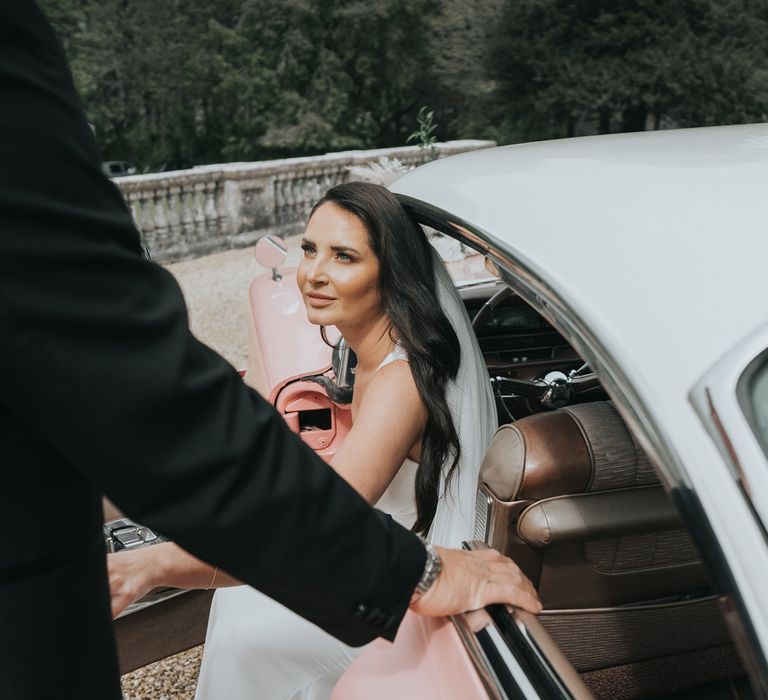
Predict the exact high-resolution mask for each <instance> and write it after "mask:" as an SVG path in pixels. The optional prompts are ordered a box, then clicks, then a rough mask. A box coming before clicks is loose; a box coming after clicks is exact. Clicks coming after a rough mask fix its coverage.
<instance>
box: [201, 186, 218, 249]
mask: <svg viewBox="0 0 768 700" xmlns="http://www.w3.org/2000/svg"><path fill="white" fill-rule="evenodd" d="M216 184H217V183H216V181H215V180H209V181H208V182H206V183H205V188H204V190H203V193H204V195H205V205H204V210H205V228H206V236H218V235H219V233H220V231H221V229H220V228H219V213H218V211H217V207H216V189H217V188H216Z"/></svg>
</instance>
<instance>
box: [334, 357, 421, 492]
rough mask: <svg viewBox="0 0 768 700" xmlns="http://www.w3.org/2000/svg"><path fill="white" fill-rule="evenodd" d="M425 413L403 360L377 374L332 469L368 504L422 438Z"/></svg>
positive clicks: (383, 368) (388, 481)
mask: <svg viewBox="0 0 768 700" xmlns="http://www.w3.org/2000/svg"><path fill="white" fill-rule="evenodd" d="M426 422H427V411H426V408H425V406H424V404H423V402H422V400H421V397H420V396H419V392H418V389H417V388H416V383H415V382H414V380H413V375H412V374H411V369H410V367H409V365H408V363H407V362H404V361H397V362H392V363H390V364H388V365H385V366H384V367H382V368H381V369H380V370H378V371H377V372H376V373H375V374H374V375H373V377H372V378H371V380H370V383H369V384H368V386H367V387H366V389H365V394H364V395H363V398H362V401H361V402H360V405H359V407H358V410H357V415H356V416H355V420H354V422H353V424H352V428H351V430H350V431H349V434H348V435H347V437H346V438H344V443H343V444H342V445H341V447H340V448H339V450H338V452H336V455H335V456H334V458H333V459H332V460H331V466H332V467H333V468H334V469H335V470H336V472H338V474H339V475H340V476H341V477H343V478H344V479H345V481H347V483H348V484H349V485H350V486H352V488H354V489H355V490H356V491H357V492H358V493H359V494H360V495H361V496H362V497H363V498H365V499H366V500H367V501H368V503H370V504H371V505H373V504H375V503H376V502H377V501H378V500H379V498H381V496H382V494H383V493H384V491H386V489H387V486H389V484H390V482H391V481H392V479H394V477H395V475H396V474H397V471H398V469H400V467H401V466H402V464H403V462H404V461H405V458H406V457H407V456H408V453H409V452H410V451H411V450H412V449H413V447H414V445H416V444H417V443H418V442H419V441H420V440H421V435H422V433H423V432H424V427H425V425H426Z"/></svg>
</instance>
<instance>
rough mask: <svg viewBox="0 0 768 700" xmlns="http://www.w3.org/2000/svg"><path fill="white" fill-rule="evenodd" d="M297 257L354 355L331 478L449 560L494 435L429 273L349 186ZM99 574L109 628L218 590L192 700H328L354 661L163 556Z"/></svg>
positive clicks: (384, 200) (445, 295) (461, 334)
mask: <svg viewBox="0 0 768 700" xmlns="http://www.w3.org/2000/svg"><path fill="white" fill-rule="evenodd" d="M301 247H302V249H303V252H304V255H303V259H302V261H301V263H300V265H299V268H298V272H297V276H296V277H297V283H298V286H299V289H300V291H301V294H302V298H303V300H304V303H305V305H306V309H307V317H308V319H309V321H310V322H311V323H313V324H316V325H319V326H320V328H321V331H323V332H324V328H325V326H329V325H333V326H336V327H337V328H338V330H339V331H340V332H341V334H342V336H343V337H344V338H345V340H346V342H347V344H348V345H349V346H350V348H351V349H353V350H354V351H355V353H356V355H357V369H356V373H355V386H354V394H353V400H352V406H351V410H352V424H353V427H352V429H351V430H350V432H349V434H348V435H347V437H346V438H345V440H344V443H343V444H342V446H341V447H340V448H339V450H338V451H337V453H336V455H335V456H334V458H333V460H332V461H331V466H332V467H333V468H334V469H335V470H336V471H337V472H338V473H339V474H340V475H341V476H342V477H344V478H345V479H346V480H347V481H348V482H349V483H350V484H351V485H352V486H353V487H354V488H355V489H356V490H357V491H358V492H359V493H360V494H361V495H362V496H363V497H364V498H365V499H366V500H367V501H368V502H369V503H371V504H375V505H376V507H378V508H379V509H381V510H383V511H385V512H388V513H390V514H391V516H392V517H393V518H394V519H395V520H397V521H398V522H399V523H401V524H402V525H404V526H405V527H407V528H411V529H413V530H414V531H415V532H417V533H420V534H422V535H424V536H425V537H427V539H428V540H430V541H431V542H432V543H434V544H437V545H442V546H453V547H456V546H460V545H461V542H462V540H467V539H472V536H473V529H474V505H475V493H476V488H477V477H478V469H479V465H480V461H481V459H482V456H483V454H484V452H485V448H486V447H487V444H488V442H489V441H490V438H491V435H492V433H493V431H494V429H495V428H496V425H497V423H496V414H495V408H494V403H493V398H492V396H491V393H490V389H489V384H488V379H487V372H486V368H485V365H484V363H483V359H482V355H481V354H480V351H479V348H478V346H477V341H476V340H475V337H474V335H473V333H472V332H471V330H470V324H469V319H468V318H467V315H466V311H465V310H464V306H463V304H462V302H461V299H460V298H459V297H458V294H457V293H456V291H455V289H454V287H453V284H452V282H451V279H450V277H449V275H448V273H447V271H446V269H445V267H444V265H443V263H442V261H441V260H440V258H439V257H438V256H437V254H436V253H435V252H434V251H433V250H432V248H431V246H430V245H429V243H428V242H427V240H426V236H425V235H424V232H423V231H422V230H421V228H420V227H419V226H418V225H416V224H415V223H414V222H413V221H412V220H411V219H410V217H409V216H408V214H407V213H406V212H405V210H404V209H403V207H402V206H401V204H400V203H399V202H398V200H397V198H396V197H395V196H394V195H393V194H391V193H390V192H389V191H388V190H387V189H385V188H384V187H381V186H379V185H373V184H369V183H362V182H352V183H348V184H343V185H338V186H336V187H333V188H331V189H330V190H329V191H328V192H327V193H326V195H325V196H324V197H323V198H322V199H321V200H320V201H319V202H318V203H317V204H316V205H315V206H314V208H313V209H312V212H311V214H310V217H309V221H308V223H307V227H306V231H305V234H304V238H303V239H302V244H301ZM306 517H308V518H311V517H312V515H311V513H307V514H306ZM272 535H273V533H265V536H272ZM109 573H110V586H111V588H112V597H113V613H114V614H117V613H119V612H120V611H121V610H123V609H124V608H125V607H126V606H127V605H128V604H129V603H130V602H132V601H133V600H135V599H137V598H138V597H140V596H141V595H143V594H144V593H146V592H148V591H149V590H151V589H152V588H154V587H158V586H177V587H185V588H213V587H216V588H219V589H220V590H218V591H217V592H216V594H215V596H214V599H213V604H212V607H211V615H210V619H209V623H208V632H207V636H206V641H205V651H204V655H203V662H202V667H201V672H200V679H199V682H198V688H197V695H196V698H197V700H223V699H224V698H226V699H228V700H238V699H240V698H242V699H243V700H245V699H246V698H248V699H249V700H250V699H252V698H266V699H268V700H287V699H290V700H299V699H311V700H319V699H321V698H328V697H330V694H331V692H332V690H333V687H334V685H335V684H336V681H337V680H338V678H339V676H340V675H341V674H342V673H343V672H344V670H345V669H346V668H347V667H348V666H349V665H350V663H351V662H352V661H353V660H354V659H355V658H356V657H357V656H358V655H359V654H360V652H361V650H360V649H356V648H353V647H349V646H346V645H345V644H343V643H342V642H340V641H338V640H337V639H335V638H334V637H332V636H330V635H329V634H327V633H325V632H324V631H322V630H320V629H319V628H317V627H315V626H314V625H312V624H310V623H309V622H307V621H305V620H304V619H303V618H301V617H299V616H298V615H296V614H295V613H293V612H291V611H289V610H288V609H287V608H284V607H283V606H281V605H280V604H278V603H276V602H274V601H273V600H272V599H270V598H268V597H267V596H265V595H264V594H262V593H259V592H258V591H256V590H254V589H252V588H250V587H248V586H242V585H238V584H239V582H238V581H236V580H235V579H233V578H231V577H229V576H228V575H227V574H225V573H224V572H222V571H218V570H216V569H214V568H212V567H210V566H209V565H207V564H205V563H203V562H201V561H199V560H198V559H196V558H194V557H192V556H191V555H190V554H188V553H186V552H185V551H184V550H182V549H181V548H180V547H178V546H177V545H175V544H172V543H165V544H161V545H156V546H154V547H150V548H147V549H143V550H139V551H137V552H131V553H121V554H119V555H112V556H110V557H109Z"/></svg>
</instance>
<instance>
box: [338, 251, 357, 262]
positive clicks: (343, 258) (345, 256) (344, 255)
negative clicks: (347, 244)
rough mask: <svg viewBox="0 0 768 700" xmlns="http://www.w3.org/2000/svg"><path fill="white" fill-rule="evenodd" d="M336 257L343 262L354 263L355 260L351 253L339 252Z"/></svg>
mask: <svg viewBox="0 0 768 700" xmlns="http://www.w3.org/2000/svg"><path fill="white" fill-rule="evenodd" d="M336 255H337V257H338V258H339V260H341V261H342V262H352V260H353V258H352V256H351V255H350V254H349V253H342V252H339V253H337V254H336Z"/></svg>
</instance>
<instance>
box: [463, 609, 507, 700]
mask: <svg viewBox="0 0 768 700" xmlns="http://www.w3.org/2000/svg"><path fill="white" fill-rule="evenodd" d="M450 619H451V622H452V623H453V626H454V627H455V628H456V632H457V633H458V635H459V639H461V641H462V643H463V644H464V648H465V649H466V650H467V653H468V654H469V659H470V661H471V662H472V665H473V666H474V667H475V671H477V675H478V676H479V677H480V682H481V683H482V684H483V687H484V688H485V691H486V692H487V693H488V698H489V699H490V700H508V698H507V695H506V693H504V691H503V690H502V689H501V687H500V685H501V684H500V682H499V679H498V677H497V676H496V674H495V673H494V671H493V668H492V667H491V664H490V662H489V661H488V657H487V656H486V655H485V652H484V651H483V649H482V647H481V646H480V642H478V640H477V636H476V635H475V633H474V632H472V630H470V628H469V625H468V624H467V621H466V619H465V617H464V615H452V616H451V618H450Z"/></svg>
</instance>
